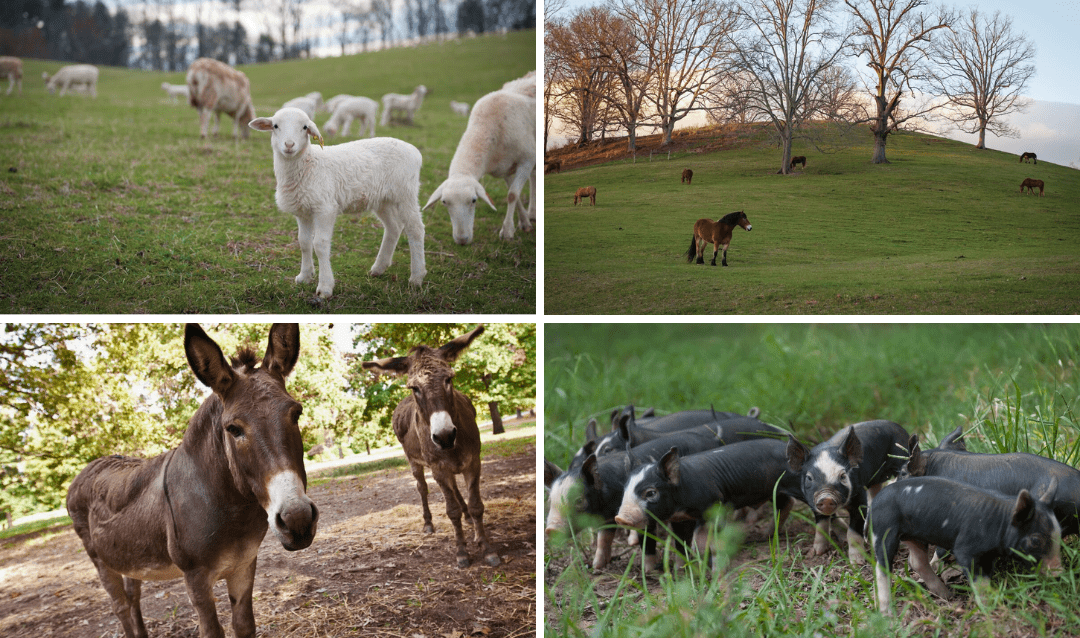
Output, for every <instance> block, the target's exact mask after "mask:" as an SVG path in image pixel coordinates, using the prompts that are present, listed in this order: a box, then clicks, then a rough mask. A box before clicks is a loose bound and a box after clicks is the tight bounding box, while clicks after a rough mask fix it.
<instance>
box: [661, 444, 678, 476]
mask: <svg viewBox="0 0 1080 638" xmlns="http://www.w3.org/2000/svg"><path fill="white" fill-rule="evenodd" d="M657 467H658V468H659V470H660V476H661V477H662V478H663V479H664V480H665V481H667V482H668V483H671V484H672V485H678V484H679V449H678V448H674V447H673V448H671V449H670V450H668V451H667V454H665V455H664V456H662V457H660V463H659V464H657Z"/></svg>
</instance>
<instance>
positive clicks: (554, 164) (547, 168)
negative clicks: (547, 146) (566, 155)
mask: <svg viewBox="0 0 1080 638" xmlns="http://www.w3.org/2000/svg"><path fill="white" fill-rule="evenodd" d="M560 171H562V160H557V159H553V160H547V161H546V162H544V175H547V174H548V173H558V172H560Z"/></svg>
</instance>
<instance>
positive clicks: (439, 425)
mask: <svg viewBox="0 0 1080 638" xmlns="http://www.w3.org/2000/svg"><path fill="white" fill-rule="evenodd" d="M430 422H431V440H432V441H433V442H434V443H435V445H438V446H439V447H440V448H441V449H443V450H449V449H450V448H452V447H454V440H455V439H457V426H455V425H454V420H453V419H452V418H450V415H449V414H448V413H446V412H436V413H434V414H432V415H431V419H430Z"/></svg>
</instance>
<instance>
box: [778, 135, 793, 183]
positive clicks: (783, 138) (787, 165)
mask: <svg viewBox="0 0 1080 638" xmlns="http://www.w3.org/2000/svg"><path fill="white" fill-rule="evenodd" d="M780 143H781V144H782V145H783V147H784V154H783V158H782V161H783V163H782V164H781V165H780V170H779V171H777V172H776V173H777V174H778V175H788V174H790V173H791V129H790V128H787V127H785V128H784V130H783V131H780Z"/></svg>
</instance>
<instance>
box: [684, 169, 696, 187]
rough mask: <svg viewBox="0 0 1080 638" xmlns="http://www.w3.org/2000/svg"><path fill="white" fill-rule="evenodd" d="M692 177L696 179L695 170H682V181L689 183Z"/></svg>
mask: <svg viewBox="0 0 1080 638" xmlns="http://www.w3.org/2000/svg"><path fill="white" fill-rule="evenodd" d="M692 179H694V171H692V170H690V169H689V168H684V169H683V172H682V183H683V184H689V183H690V180H692Z"/></svg>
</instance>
